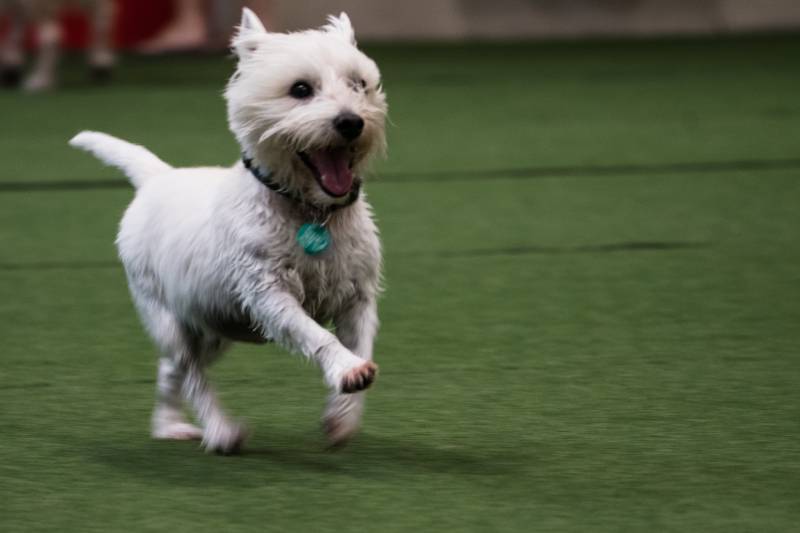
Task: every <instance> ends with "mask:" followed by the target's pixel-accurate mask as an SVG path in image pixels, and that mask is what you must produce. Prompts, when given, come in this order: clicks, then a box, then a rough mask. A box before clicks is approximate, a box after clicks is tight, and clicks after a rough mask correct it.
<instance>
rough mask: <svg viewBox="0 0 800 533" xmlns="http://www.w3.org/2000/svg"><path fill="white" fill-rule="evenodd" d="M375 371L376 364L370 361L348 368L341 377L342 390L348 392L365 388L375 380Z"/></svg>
mask: <svg viewBox="0 0 800 533" xmlns="http://www.w3.org/2000/svg"><path fill="white" fill-rule="evenodd" d="M377 373H378V365H376V364H375V363H373V362H372V361H367V362H366V363H364V364H363V365H361V366H359V367H356V368H354V369H352V370H350V371H349V372H348V373H346V374H345V375H344V377H343V378H342V387H341V389H342V392H343V393H345V394H350V393H353V392H358V391H361V390H364V389H366V388H367V387H369V386H370V385H372V382H373V381H375V376H376V375H377Z"/></svg>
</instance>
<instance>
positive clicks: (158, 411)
mask: <svg viewBox="0 0 800 533" xmlns="http://www.w3.org/2000/svg"><path fill="white" fill-rule="evenodd" d="M133 295H134V299H135V301H136V304H137V307H138V309H139V314H140V316H141V317H142V321H143V322H144V325H145V327H146V328H147V330H148V331H149V332H150V336H151V337H152V338H153V340H154V341H155V343H156V345H157V346H158V348H159V350H160V351H161V357H160V358H159V362H158V377H157V382H156V405H155V407H154V409H153V416H152V419H151V434H152V436H153V438H156V439H173V440H189V439H200V438H202V436H203V432H202V430H201V429H200V428H198V427H196V426H194V425H192V424H190V423H189V422H188V421H187V420H186V417H185V416H184V412H183V405H182V404H183V401H182V390H183V383H184V381H185V380H186V373H187V370H186V369H187V366H188V364H189V361H191V360H192V359H193V358H194V357H196V354H195V353H193V348H194V346H196V344H197V343H196V342H195V341H194V339H193V337H192V335H191V333H190V332H189V331H188V330H187V329H186V328H185V327H184V326H182V325H181V324H180V322H179V321H178V320H177V319H176V318H175V317H174V316H173V315H172V313H170V312H169V311H168V310H166V309H164V307H163V306H162V305H161V304H160V303H159V302H158V301H157V300H155V299H151V298H148V297H145V296H144V295H143V293H142V292H139V291H133Z"/></svg>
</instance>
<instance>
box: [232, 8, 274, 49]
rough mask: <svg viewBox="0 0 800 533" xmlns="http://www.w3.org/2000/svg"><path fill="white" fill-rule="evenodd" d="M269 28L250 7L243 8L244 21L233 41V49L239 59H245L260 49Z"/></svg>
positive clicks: (240, 24)
mask: <svg viewBox="0 0 800 533" xmlns="http://www.w3.org/2000/svg"><path fill="white" fill-rule="evenodd" d="M266 36H267V29H266V28H265V27H264V25H263V24H262V23H261V21H260V20H259V19H258V16H257V15H256V14H255V13H253V12H252V11H250V10H249V9H248V8H246V7H245V8H243V9H242V21H241V22H240V23H239V29H238V31H237V32H236V35H234V36H233V41H232V43H231V45H232V47H233V51H234V52H235V53H236V55H237V56H239V59H245V58H247V57H249V56H250V55H252V54H253V52H255V51H256V50H258V45H259V44H261V43H262V42H264V37H266Z"/></svg>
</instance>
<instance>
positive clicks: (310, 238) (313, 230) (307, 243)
mask: <svg viewBox="0 0 800 533" xmlns="http://www.w3.org/2000/svg"><path fill="white" fill-rule="evenodd" d="M297 244H299V245H300V247H301V248H302V249H303V251H304V252H305V253H307V254H308V255H317V254H321V253H322V252H324V251H325V250H327V249H328V246H330V245H331V234H330V233H329V232H328V230H327V229H325V226H322V225H320V224H316V223H314V224H311V223H306V224H303V225H302V226H300V229H299V230H297Z"/></svg>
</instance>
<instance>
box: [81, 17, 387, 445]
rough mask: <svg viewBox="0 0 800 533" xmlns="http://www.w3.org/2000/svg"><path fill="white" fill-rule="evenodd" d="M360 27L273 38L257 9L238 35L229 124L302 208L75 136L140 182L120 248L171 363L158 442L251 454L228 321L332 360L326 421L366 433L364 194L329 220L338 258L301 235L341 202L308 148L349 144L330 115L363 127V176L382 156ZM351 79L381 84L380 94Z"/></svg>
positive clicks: (337, 437) (109, 141)
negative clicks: (235, 406) (301, 87)
mask: <svg viewBox="0 0 800 533" xmlns="http://www.w3.org/2000/svg"><path fill="white" fill-rule="evenodd" d="M351 33H352V27H351V26H350V23H349V20H348V19H347V18H346V16H345V15H342V16H340V17H339V18H336V19H332V21H331V22H330V23H329V25H328V26H325V27H324V28H322V29H320V30H313V31H306V32H302V33H297V34H267V33H266V31H265V30H264V28H263V25H261V23H260V22H259V21H258V19H257V17H256V16H255V15H254V14H253V13H252V12H250V11H249V10H247V9H245V10H244V13H243V18H242V25H241V27H240V30H239V33H238V34H237V36H236V37H235V38H234V42H233V46H234V48H235V50H236V51H237V54H238V55H239V57H240V61H239V66H238V69H237V72H236V74H235V75H234V77H233V78H232V79H231V81H230V83H229V85H228V89H227V91H226V98H227V100H228V109H229V120H230V126H231V130H232V131H233V133H234V135H235V136H236V138H237V139H238V141H239V143H240V144H241V147H242V150H243V151H244V152H246V153H248V154H249V155H251V157H253V158H254V160H255V164H257V165H259V166H260V167H261V168H264V169H265V168H269V169H270V170H271V171H272V172H273V174H274V179H275V181H277V182H278V183H279V184H280V185H281V186H282V187H283V188H284V189H286V190H288V191H290V192H292V193H293V194H294V195H296V196H297V197H300V198H301V199H302V200H301V201H300V202H297V201H294V200H291V199H289V198H287V197H286V196H283V195H280V194H278V193H276V192H274V191H272V190H270V189H268V188H267V187H265V186H264V185H263V184H261V183H260V182H259V181H257V180H256V179H255V178H254V177H253V176H252V175H251V174H250V172H249V171H248V170H247V169H245V168H244V166H243V165H242V164H241V163H237V164H236V165H234V166H233V167H231V168H221V167H219V168H217V167H215V168H185V169H173V168H172V167H170V166H169V165H167V164H166V163H164V162H163V161H161V160H160V159H158V158H157V157H156V156H154V155H153V154H151V153H150V152H148V151H147V150H145V149H144V148H142V147H140V146H136V145H132V144H130V143H127V142H125V141H121V140H119V139H115V138H113V137H110V136H107V135H105V134H100V133H94V132H83V133H80V134H79V135H77V136H76V137H75V138H74V139H73V140H72V141H71V143H72V144H73V145H74V146H77V147H80V148H83V149H86V150H88V151H90V152H92V153H94V154H95V155H97V156H98V157H99V158H100V159H102V160H103V161H105V162H106V163H109V164H111V165H115V166H118V167H119V168H121V169H123V170H124V171H125V172H126V173H127V174H128V176H129V177H130V178H131V181H132V182H133V184H134V185H135V186H136V187H137V191H136V197H135V199H134V200H133V202H132V203H131V205H130V206H129V208H128V210H127V211H126V213H125V216H124V217H123V220H122V223H121V225H120V231H119V236H118V238H117V246H118V248H119V254H120V258H121V259H122V262H123V264H124V266H125V271H126V273H127V276H128V282H129V285H130V290H131V294H132V296H133V300H134V302H135V304H136V307H137V309H138V311H139V313H140V315H141V317H142V321H143V323H144V325H145V327H146V328H147V330H148V332H149V333H150V335H151V336H152V338H153V339H154V341H155V342H156V344H157V345H158V347H159V348H160V350H161V353H162V357H161V362H160V365H159V372H158V391H157V404H156V408H155V410H154V413H153V436H154V437H156V438H174V439H185V438H193V437H197V436H199V435H201V434H202V439H203V443H204V446H205V447H206V449H208V450H216V451H221V452H232V451H236V450H237V449H238V448H239V447H240V445H241V443H242V441H243V439H244V438H245V435H246V432H245V430H244V429H243V428H242V426H241V425H239V424H237V423H236V422H233V421H231V420H230V419H229V418H228V416H227V415H226V414H225V413H224V411H223V410H222V408H221V407H220V405H219V403H218V401H217V399H216V395H215V394H214V392H213V390H212V389H211V387H210V385H209V384H208V382H207V380H206V378H205V374H204V369H205V367H206V366H207V365H208V364H209V363H211V362H212V361H213V360H214V359H215V358H216V357H218V356H219V355H220V354H221V353H222V352H223V351H224V350H225V348H226V347H227V346H228V345H229V344H230V342H231V340H232V337H235V335H227V334H225V333H224V331H227V330H226V329H225V328H222V327H220V326H219V324H220V323H221V322H225V321H231V322H236V323H239V324H240V325H241V324H245V325H248V326H251V327H252V329H253V330H254V331H255V332H256V333H258V334H259V335H260V336H262V337H264V338H267V339H271V340H274V341H275V342H277V343H278V344H280V345H281V346H283V347H285V348H287V349H289V350H291V351H294V352H299V353H302V354H303V355H305V356H306V357H308V358H309V359H312V360H313V361H315V362H317V363H318V364H319V366H320V367H321V369H322V372H323V376H324V380H325V383H326V384H327V385H328V386H329V388H330V390H331V393H330V398H329V401H328V406H327V408H326V411H325V414H324V422H325V427H326V429H327V431H328V435H329V437H330V439H331V440H332V441H333V442H334V443H336V442H341V441H343V440H345V439H347V438H348V437H350V436H351V435H352V434H353V433H354V432H355V431H356V429H357V428H358V425H359V423H360V417H361V412H362V410H363V403H364V393H363V392H357V393H355V394H343V393H342V388H343V383H345V382H348V383H351V384H352V383H353V382H354V381H353V380H355V382H356V383H358V385H359V386H357V387H356V388H366V386H368V385H369V383H370V382H371V378H372V374H373V373H374V369H375V367H374V365H372V363H371V362H370V361H371V359H372V345H373V340H374V337H375V334H376V332H377V328H378V316H377V307H376V297H377V294H378V291H379V283H380V264H381V253H380V243H379V240H378V232H377V228H376V226H375V224H374V222H373V220H372V216H371V208H370V206H369V205H368V204H367V202H366V199H365V197H364V193H363V192H362V193H361V197H360V198H359V199H358V200H357V201H356V202H355V203H353V204H352V205H349V206H346V207H342V208H341V209H338V210H336V211H334V212H333V213H332V214H331V215H330V219H329V221H328V223H327V228H328V230H329V231H330V233H331V236H332V238H333V245H332V246H331V248H330V249H329V250H327V251H326V252H324V253H323V254H321V255H320V256H310V255H307V254H306V253H305V252H304V251H303V250H302V249H301V248H300V246H298V244H297V243H296V241H295V235H296V232H297V230H298V228H299V227H300V226H301V225H302V224H303V223H306V222H312V221H314V220H311V218H313V216H314V215H312V214H310V213H311V212H313V211H314V210H313V209H312V210H311V211H309V209H307V208H305V207H303V206H304V205H306V204H309V203H310V204H312V205H315V206H319V207H320V208H321V209H324V207H325V206H331V205H333V204H336V203H341V201H342V200H340V199H336V198H333V197H330V196H328V195H327V194H326V193H325V192H324V191H323V190H322V189H321V188H320V186H319V185H318V184H317V181H316V180H315V179H314V177H313V175H312V174H311V172H310V171H309V170H308V169H307V168H306V167H305V166H304V165H303V164H302V163H301V162H300V159H299V157H298V156H297V153H296V152H297V150H299V149H309V148H319V147H324V146H332V145H338V144H341V142H342V140H341V139H340V138H339V137H337V133H336V131H335V130H334V128H333V126H332V120H333V118H334V117H335V116H336V115H337V114H338V113H340V112H343V111H348V112H354V113H357V114H359V115H360V116H362V117H363V119H364V121H365V127H364V131H363V134H362V135H361V136H360V137H359V138H358V139H357V140H355V141H353V143H352V145H351V148H352V149H353V153H354V157H355V162H354V168H355V169H356V170H357V171H361V170H362V169H363V167H364V165H365V164H366V161H367V159H368V158H369V157H370V156H371V155H372V154H374V153H376V152H380V151H381V150H382V149H383V145H384V128H383V123H384V116H385V113H386V104H385V97H384V95H383V92H382V91H381V89H380V85H379V83H380V77H379V73H378V69H377V67H376V66H375V64H374V63H373V62H372V61H371V60H370V59H368V58H367V57H366V56H365V55H363V54H362V53H361V52H360V51H359V50H358V49H357V48H356V47H355V45H354V42H355V41H354V39H353V38H352V37H351V36H350V35H349V34H351ZM353 78H358V79H359V80H360V79H361V78H363V79H364V80H365V81H367V82H368V88H367V90H363V89H361V88H360V87H359V86H357V85H353V83H352V81H353ZM298 79H303V80H307V81H309V82H310V83H313V84H314V87H315V90H316V93H315V95H314V97H313V98H311V99H308V100H302V101H300V100H298V99H295V98H292V97H290V96H289V95H288V91H289V88H290V87H291V85H292V84H293V83H294V82H295V81H296V80H298ZM317 222H322V221H321V220H317ZM328 323H331V324H332V325H333V327H334V328H335V333H334V332H332V331H330V330H329V329H327V328H326V327H325V325H326V324H328ZM221 331H222V332H223V333H221ZM347 380H350V381H347ZM182 400H186V401H188V402H189V403H190V404H191V405H192V407H193V408H194V411H195V413H196V415H197V417H198V419H199V421H200V422H201V424H202V426H203V429H202V433H201V432H200V430H198V429H197V428H194V426H191V425H190V424H189V423H187V421H186V419H185V418H184V416H183V414H182Z"/></svg>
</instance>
